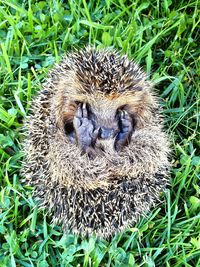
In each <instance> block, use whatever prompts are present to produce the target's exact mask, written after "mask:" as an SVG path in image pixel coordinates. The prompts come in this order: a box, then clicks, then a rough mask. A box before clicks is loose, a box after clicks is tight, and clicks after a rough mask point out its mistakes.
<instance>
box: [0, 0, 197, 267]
mask: <svg viewBox="0 0 200 267" xmlns="http://www.w3.org/2000/svg"><path fill="white" fill-rule="evenodd" d="M198 5H199V6H198ZM199 11H200V2H199V1H198V0H188V1H184V0H179V1H173V0H163V1H161V0H157V1H156V0H151V1H150V0H141V1H138V0H136V1H125V0H116V1H114V0H113V1H112V0H96V1H93V0H91V1H86V0H74V1H72V0H71V1H61V0H49V1H36V0H35V1H34V0H29V1H28V0H27V1H26V0H23V1H22V0H18V1H15V0H1V1H0V267H10V266H12V267H14V266H20V267H21V266H24V267H31V266H37V267H47V266H53V267H68V266H84V267H86V266H95V267H97V266H119V267H121V266H124V267H125V266H134V267H136V266H145V267H153V266H158V267H160V266H167V267H171V266H173V267H175V266H187V267H189V266H191V267H198V266H200V187H199V184H200V183H199V178H200V172H199V169H200V126H199V121H200V110H199V104H200V89H199V77H198V73H200V60H199V55H200V53H199V52H200V50H199V44H200V28H199V25H200V23H199V22H200V12H199ZM86 44H91V45H95V46H96V47H99V48H100V47H108V46H110V47H113V48H115V49H117V50H119V51H120V52H121V53H122V54H124V53H126V54H127V55H128V57H129V58H130V59H133V60H135V61H136V62H138V63H139V64H140V65H141V66H142V67H143V69H144V70H145V71H146V72H147V73H148V74H149V76H150V79H151V80H152V81H154V83H155V88H156V91H157V92H158V94H159V95H160V96H161V105H162V106H163V115H164V117H165V123H166V124H165V125H166V126H165V128H166V131H167V132H169V135H170V140H171V147H172V150H173V153H172V156H171V162H172V169H171V185H170V186H169V188H168V189H167V191H166V193H165V194H163V196H162V198H161V202H160V203H159V204H158V206H157V207H156V208H154V209H152V211H151V213H150V214H148V215H147V217H146V218H142V219H141V220H140V222H139V223H138V224H137V225H133V227H132V228H130V229H128V230H127V231H125V232H123V233H121V234H118V235H116V236H114V237H113V238H112V239H110V240H98V239H97V238H96V237H91V238H89V239H86V238H85V239H84V238H81V237H78V236H73V235H64V234H63V232H62V229H61V228H60V227H59V226H55V227H52V225H51V218H50V217H49V216H47V215H46V213H45V212H42V211H38V209H37V208H36V206H35V202H34V199H33V198H32V190H33V189H32V188H30V187H28V186H26V185H24V184H23V181H22V180H23V177H20V175H19V172H20V167H21V161H22V156H23V155H22V152H21V150H20V149H21V143H22V139H23V135H22V122H23V119H24V117H25V116H26V114H27V113H28V110H29V107H30V100H31V99H32V97H33V95H35V94H36V92H37V90H39V89H40V87H41V86H40V84H41V82H43V81H44V79H45V77H46V75H47V73H48V70H49V69H50V68H51V67H52V65H53V64H54V63H55V62H58V61H59V60H60V58H61V57H62V55H63V54H64V53H66V52H67V51H71V50H73V49H74V48H81V47H84V46H85V45H86Z"/></svg>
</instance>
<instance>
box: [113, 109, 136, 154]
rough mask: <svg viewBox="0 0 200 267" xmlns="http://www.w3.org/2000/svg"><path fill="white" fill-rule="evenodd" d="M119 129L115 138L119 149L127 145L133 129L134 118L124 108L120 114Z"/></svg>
mask: <svg viewBox="0 0 200 267" xmlns="http://www.w3.org/2000/svg"><path fill="white" fill-rule="evenodd" d="M119 129H120V132H119V133H118V134H117V136H116V139H115V148H116V150H117V151H118V150H119V149H120V148H122V147H123V146H125V145H127V144H128V142H129V139H130V136H131V133H132V131H133V124H132V119H131V117H130V115H129V114H128V112H127V111H125V110H123V111H121V112H120V114H119Z"/></svg>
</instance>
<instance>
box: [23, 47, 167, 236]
mask: <svg viewBox="0 0 200 267" xmlns="http://www.w3.org/2000/svg"><path fill="white" fill-rule="evenodd" d="M162 124H163V121H162V117H161V115H160V107H159V104H158V100H157V97H156V95H155V93H154V92H153V88H152V84H151V82H150V81H148V79H147V76H146V74H145V73H144V72H143V71H142V70H141V69H140V68H139V66H138V65H137V64H136V63H134V62H132V61H130V60H128V58H127V57H126V56H120V55H119V54H118V53H117V52H115V51H111V50H96V49H94V48H91V47H86V48H85V49H82V50H80V51H78V52H74V53H73V52H72V53H70V54H68V55H67V56H65V57H64V58H63V59H62V60H61V62H60V63H59V64H57V65H56V66H55V67H54V68H53V70H52V71H51V72H50V74H49V76H48V77H47V79H46V82H45V83H44V84H43V89H42V90H41V91H40V92H39V93H38V95H37V96H36V98H35V99H34V101H33V103H32V109H31V114H30V116H29V117H28V118H27V120H26V123H25V127H26V129H27V131H26V139H25V142H24V151H25V158H24V166H23V170H22V173H23V175H24V176H25V180H26V182H27V183H28V184H29V185H31V186H34V196H35V197H36V199H37V200H38V203H39V206H40V207H42V208H46V209H47V210H48V211H49V213H51V215H52V218H53V223H57V224H60V225H62V227H63V229H64V231H67V232H73V233H77V234H81V235H90V234H92V233H94V234H96V235H97V236H101V237H108V236H110V235H113V234H114V233H115V232H118V231H121V230H123V229H126V228H128V227H129V226H131V225H133V224H134V223H135V222H137V220H138V218H139V217H140V216H141V215H145V214H146V213H147V211H148V210H149V208H150V207H151V206H152V205H154V204H155V203H156V202H157V201H158V199H159V196H160V193H161V192H163V191H164V190H165V188H166V185H167V184H168V181H169V179H168V170H169V165H170V164H169V161H168V154H169V144H168V138H167V136H166V134H165V132H164V131H163V125H162Z"/></svg>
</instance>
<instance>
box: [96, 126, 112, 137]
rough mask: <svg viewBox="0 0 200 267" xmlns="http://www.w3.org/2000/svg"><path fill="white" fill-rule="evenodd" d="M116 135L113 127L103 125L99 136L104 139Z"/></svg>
mask: <svg viewBox="0 0 200 267" xmlns="http://www.w3.org/2000/svg"><path fill="white" fill-rule="evenodd" d="M113 135H114V129H113V128H106V127H101V128H100V129H99V136H98V137H99V138H102V139H107V138H111V137H113Z"/></svg>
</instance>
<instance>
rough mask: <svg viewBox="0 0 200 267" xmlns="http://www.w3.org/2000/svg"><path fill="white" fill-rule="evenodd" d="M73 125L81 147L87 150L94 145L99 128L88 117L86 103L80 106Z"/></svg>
mask: <svg viewBox="0 0 200 267" xmlns="http://www.w3.org/2000/svg"><path fill="white" fill-rule="evenodd" d="M73 125H74V129H75V133H76V138H77V142H78V145H79V147H80V148H81V149H82V150H83V151H85V152H87V151H88V150H89V149H88V148H89V147H91V146H93V145H94V143H95V141H96V139H97V136H98V132H99V129H95V128H94V125H93V124H92V121H91V120H89V119H88V111H87V108H86V104H85V103H84V104H83V105H82V107H81V106H79V107H78V109H77V112H76V115H75V117H74V121H73Z"/></svg>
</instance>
